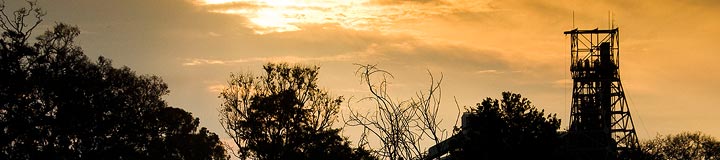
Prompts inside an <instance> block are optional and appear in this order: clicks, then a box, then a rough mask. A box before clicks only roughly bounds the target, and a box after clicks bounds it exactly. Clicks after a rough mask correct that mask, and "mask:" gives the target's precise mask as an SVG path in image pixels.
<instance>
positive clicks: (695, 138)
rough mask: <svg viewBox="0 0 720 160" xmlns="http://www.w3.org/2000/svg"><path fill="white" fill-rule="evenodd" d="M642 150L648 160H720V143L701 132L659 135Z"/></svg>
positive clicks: (644, 144) (645, 144)
mask: <svg viewBox="0 0 720 160" xmlns="http://www.w3.org/2000/svg"><path fill="white" fill-rule="evenodd" d="M642 149H643V151H644V153H645V156H646V159H672V160H680V159H706V160H711V159H720V141H718V140H717V139H715V138H714V137H711V136H708V135H705V134H702V133H700V132H692V133H691V132H684V133H680V134H677V135H666V136H659V135H658V136H657V137H656V138H655V139H652V140H649V141H646V142H645V143H643V147H642Z"/></svg>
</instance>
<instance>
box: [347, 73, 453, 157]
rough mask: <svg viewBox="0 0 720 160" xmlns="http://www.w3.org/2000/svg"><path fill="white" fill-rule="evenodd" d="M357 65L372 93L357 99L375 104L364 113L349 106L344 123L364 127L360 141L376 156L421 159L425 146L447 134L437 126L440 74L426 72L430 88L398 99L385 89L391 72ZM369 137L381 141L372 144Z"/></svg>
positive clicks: (361, 76) (438, 140)
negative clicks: (438, 77)
mask: <svg viewBox="0 0 720 160" xmlns="http://www.w3.org/2000/svg"><path fill="white" fill-rule="evenodd" d="M359 66H360V67H359V68H358V70H357V71H356V74H357V75H359V76H360V78H361V82H362V83H364V84H365V85H367V87H368V89H369V90H370V93H371V96H369V97H365V98H362V99H361V100H360V101H369V102H371V103H374V104H375V107H374V108H373V110H371V111H369V112H366V113H360V111H357V110H354V109H353V108H350V107H348V108H349V110H350V114H349V116H348V119H346V121H345V123H346V124H347V125H349V126H358V127H362V128H363V133H362V138H361V139H360V144H361V145H364V146H367V147H369V148H370V149H371V150H372V151H373V153H374V154H375V155H376V156H377V157H382V158H384V159H391V160H396V159H421V158H423V157H424V156H425V155H426V154H427V153H426V152H425V151H426V149H427V148H428V147H429V146H425V145H434V144H437V143H440V141H441V140H442V139H443V138H444V137H445V136H446V134H447V133H446V132H445V129H441V128H440V127H439V125H440V123H441V120H439V119H438V117H437V113H438V109H439V108H440V98H441V95H442V94H441V89H440V84H441V82H442V75H441V76H440V79H438V80H436V79H435V77H433V75H432V74H431V73H430V72H429V71H428V73H429V75H430V82H431V83H430V86H429V88H428V89H427V90H426V91H425V92H423V91H420V92H418V93H417V94H416V95H415V97H413V98H410V99H409V100H400V101H398V100H394V99H393V98H392V97H391V96H390V95H389V94H388V90H387V89H388V81H387V80H388V78H392V77H393V76H392V74H390V73H389V72H387V71H385V70H382V69H379V68H377V66H376V65H359ZM375 80H376V81H375ZM348 106H349V105H348ZM368 137H374V138H376V139H377V140H378V141H379V143H381V144H371V143H370V141H368ZM373 147H375V148H373Z"/></svg>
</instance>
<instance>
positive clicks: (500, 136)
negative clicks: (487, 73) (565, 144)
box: [453, 92, 560, 159]
mask: <svg viewBox="0 0 720 160" xmlns="http://www.w3.org/2000/svg"><path fill="white" fill-rule="evenodd" d="M466 116H467V117H466V120H468V122H467V124H468V125H469V126H464V127H465V128H463V129H464V130H468V132H469V133H468V134H469V135H467V137H468V140H467V141H466V142H465V143H464V146H463V147H462V150H461V151H459V152H455V153H453V154H455V156H456V157H458V158H461V159H462V158H472V159H551V158H552V159H555V158H557V157H555V156H556V155H557V154H556V152H557V151H556V150H557V149H558V147H559V146H560V139H559V135H558V133H557V130H558V128H559V127H560V120H559V119H557V118H556V117H555V115H554V114H550V115H547V116H546V115H545V113H544V110H541V111H538V110H537V109H536V108H535V106H533V105H532V104H531V102H530V101H529V100H528V99H527V98H522V96H521V95H520V94H515V93H510V92H503V93H502V99H500V100H497V99H492V98H489V97H488V98H487V99H485V100H483V101H482V103H479V104H477V108H474V109H472V110H471V111H470V114H469V115H466Z"/></svg>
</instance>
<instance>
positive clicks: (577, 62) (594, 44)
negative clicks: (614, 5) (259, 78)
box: [565, 28, 639, 159]
mask: <svg viewBox="0 0 720 160" xmlns="http://www.w3.org/2000/svg"><path fill="white" fill-rule="evenodd" d="M565 34H566V35H570V46H571V47H570V55H571V58H570V60H571V65H570V72H571V74H572V79H573V91H572V106H571V113H570V128H569V130H568V134H567V138H566V139H567V142H568V143H567V146H566V147H567V151H568V152H569V153H570V155H571V156H573V157H576V158H578V159H618V157H628V155H629V154H632V153H634V151H638V150H639V143H638V138H637V135H636V133H635V125H634V124H633V121H632V117H631V116H630V108H629V107H628V104H627V101H626V99H625V92H624V91H623V87H622V83H621V82H620V75H619V74H618V68H619V65H620V47H619V44H620V41H619V37H618V34H619V33H618V29H617V28H614V29H609V30H598V29H594V30H578V29H574V30H570V31H566V32H565ZM621 155H622V156H621Z"/></svg>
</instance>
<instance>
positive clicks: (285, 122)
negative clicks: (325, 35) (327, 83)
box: [220, 64, 372, 159]
mask: <svg viewBox="0 0 720 160" xmlns="http://www.w3.org/2000/svg"><path fill="white" fill-rule="evenodd" d="M264 69H265V75H263V76H259V77H254V76H252V75H251V74H237V75H231V78H230V80H229V82H228V83H229V86H228V88H226V89H225V90H224V91H223V92H222V93H221V95H220V97H221V98H222V99H223V101H224V103H223V105H222V106H221V108H220V112H221V115H220V116H221V118H222V120H221V121H222V124H223V125H224V127H225V130H226V132H227V133H228V134H229V135H230V136H231V137H232V138H233V140H234V141H235V143H236V144H237V145H238V147H239V150H238V155H237V156H238V157H239V158H242V159H248V158H251V159H371V158H372V157H370V154H369V152H368V151H365V150H363V149H361V148H360V149H356V148H352V147H350V145H349V143H348V142H347V141H346V140H345V138H343V137H341V136H340V135H339V132H340V129H334V128H331V127H332V124H333V122H334V121H335V119H336V114H337V113H338V112H339V106H340V103H341V102H342V97H337V98H335V97H331V96H330V95H328V93H327V92H326V91H324V90H321V89H319V88H318V86H317V74H318V71H317V70H318V67H302V66H292V67H291V66H289V65H287V64H267V65H265V66H264Z"/></svg>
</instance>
